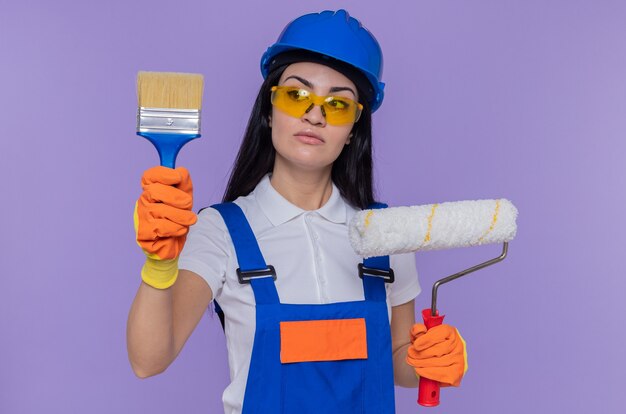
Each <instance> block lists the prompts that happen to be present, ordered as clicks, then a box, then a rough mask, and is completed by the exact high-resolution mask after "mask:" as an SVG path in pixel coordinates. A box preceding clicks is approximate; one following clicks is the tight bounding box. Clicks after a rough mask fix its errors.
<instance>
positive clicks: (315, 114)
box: [302, 104, 326, 126]
mask: <svg viewBox="0 0 626 414" xmlns="http://www.w3.org/2000/svg"><path fill="white" fill-rule="evenodd" d="M302 119H305V120H307V121H308V122H310V123H311V124H313V125H322V126H323V125H326V114H325V113H324V108H323V107H322V106H320V105H315V104H311V106H310V107H309V109H307V110H306V112H305V113H304V115H302Z"/></svg>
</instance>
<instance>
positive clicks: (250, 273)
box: [237, 265, 276, 285]
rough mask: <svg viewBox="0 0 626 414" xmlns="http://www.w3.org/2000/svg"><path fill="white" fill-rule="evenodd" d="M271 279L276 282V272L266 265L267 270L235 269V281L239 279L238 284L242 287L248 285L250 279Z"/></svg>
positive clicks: (272, 267)
mask: <svg viewBox="0 0 626 414" xmlns="http://www.w3.org/2000/svg"><path fill="white" fill-rule="evenodd" d="M270 276H271V277H272V279H274V280H276V270H274V266H272V265H267V269H261V270H241V268H239V267H238V268H237V279H239V283H241V284H242V285H243V284H245V283H250V281H251V280H252V279H258V278H263V277H270Z"/></svg>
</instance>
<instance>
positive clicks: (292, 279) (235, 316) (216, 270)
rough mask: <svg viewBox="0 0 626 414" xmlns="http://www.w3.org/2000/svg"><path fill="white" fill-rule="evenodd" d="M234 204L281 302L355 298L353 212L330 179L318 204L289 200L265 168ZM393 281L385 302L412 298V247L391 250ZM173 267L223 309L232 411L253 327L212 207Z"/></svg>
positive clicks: (359, 292)
mask: <svg viewBox="0 0 626 414" xmlns="http://www.w3.org/2000/svg"><path fill="white" fill-rule="evenodd" d="M235 203H236V204H237V205H238V206H239V207H241V209H242V210H243V212H244V213H245V215H246V218H247V219H248V222H249V223H250V227H251V228H252V231H253V232H254V234H255V235H256V238H257V242H258V244H259V248H260V250H261V252H262V254H263V256H264V258H265V262H266V263H267V264H268V265H273V266H274V268H275V269H276V274H277V279H276V289H277V290H278V295H279V297H280V301H281V303H293V304H323V303H334V302H347V301H355V300H363V298H364V296H363V283H362V280H361V279H360V278H359V276H358V271H357V265H358V263H361V262H362V260H363V258H362V257H359V256H357V254H356V253H355V252H354V250H353V249H352V247H351V246H350V241H349V239H348V224H349V223H350V219H351V218H352V216H353V215H354V214H355V212H356V211H357V210H356V209H355V208H354V207H352V206H351V205H349V204H348V203H347V202H346V201H345V200H344V199H343V198H342V197H341V195H340V194H339V190H338V189H337V187H335V185H334V184H333V188H332V193H331V196H330V198H329V200H328V201H327V202H326V204H324V206H322V207H321V208H320V209H318V210H314V211H306V210H302V209H301V208H299V207H297V206H295V205H293V204H291V203H290V202H289V201H287V200H286V199H285V198H284V197H283V196H281V195H280V194H279V193H278V192H277V191H276V190H275V189H274V188H273V187H272V185H271V184H270V179H269V175H268V176H265V177H264V178H263V179H262V180H261V182H260V183H259V184H258V185H257V187H256V188H255V189H254V191H252V193H250V194H249V195H248V196H246V197H239V198H238V199H237V200H235ZM390 263H391V267H392V269H393V270H394V272H395V277H396V280H395V282H394V283H391V284H387V285H386V288H387V307H388V312H389V317H391V307H392V306H397V305H401V304H403V303H406V302H408V301H410V300H412V299H414V298H415V297H416V296H417V295H418V294H419V293H420V290H421V289H420V285H419V282H418V278H417V271H416V267H415V255H414V254H413V253H408V254H403V255H393V256H391V258H390ZM178 266H179V268H180V269H187V270H190V271H192V272H195V273H197V274H198V275H200V276H202V277H203V278H204V279H205V280H206V281H207V283H208V284H209V286H210V287H211V290H212V291H213V296H214V298H215V299H216V300H217V301H218V302H219V304H220V306H221V307H222V309H223V310H224V315H225V334H226V345H227V348H228V362H229V366H230V379H231V383H230V385H229V386H228V387H227V388H226V390H225V391H224V395H223V401H224V411H225V413H227V414H234V413H240V412H241V408H242V404H243V397H244V393H245V387H246V381H247V376H248V368H249V366H250V356H251V353H252V345H253V342H254V332H255V324H256V320H255V301H254V294H253V292H252V288H251V287H250V285H248V284H245V285H242V284H240V283H239V280H238V279H237V274H236V272H235V270H236V269H237V268H238V267H239V266H238V264H237V256H236V254H235V251H234V247H233V245H232V241H231V239H230V235H229V233H228V230H227V228H226V225H225V224H224V221H223V220H222V217H221V216H220V214H219V213H218V212H217V210H215V209H213V208H207V209H205V210H203V211H202V212H200V214H199V215H198V221H197V223H196V224H195V225H193V226H191V228H190V230H189V234H188V236H187V241H186V242H185V247H184V249H183V251H182V253H181V255H180V259H179V261H178Z"/></svg>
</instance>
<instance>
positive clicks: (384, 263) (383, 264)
mask: <svg viewBox="0 0 626 414" xmlns="http://www.w3.org/2000/svg"><path fill="white" fill-rule="evenodd" d="M368 208H370V209H379V208H387V204H384V203H372V204H370V205H369V206H368ZM359 277H361V278H362V279H363V290H364V292H365V300H370V301H374V302H385V301H386V300H387V291H386V290H385V283H393V281H394V274H393V269H391V268H390V267H389V256H377V257H369V258H367V259H363V264H360V265H359Z"/></svg>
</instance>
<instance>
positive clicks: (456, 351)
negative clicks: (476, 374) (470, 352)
mask: <svg viewBox="0 0 626 414" xmlns="http://www.w3.org/2000/svg"><path fill="white" fill-rule="evenodd" d="M410 334H411V346H409V349H408V352H407V357H406V362H407V363H408V364H409V365H411V366H413V368H414V369H415V373H416V374H417V375H419V376H423V377H425V378H429V379H432V380H434V381H438V382H440V383H441V385H442V386H449V385H452V386H455V387H458V386H459V385H460V384H461V379H462V378H463V375H464V374H465V372H466V371H467V353H466V346H465V341H464V340H463V338H462V337H461V335H460V334H459V332H458V331H457V330H456V328H454V327H452V326H450V325H445V324H444V325H438V326H434V327H432V328H430V329H428V330H427V329H426V326H425V325H424V324H421V323H417V324H415V325H413V328H412V329H411V332H410Z"/></svg>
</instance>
